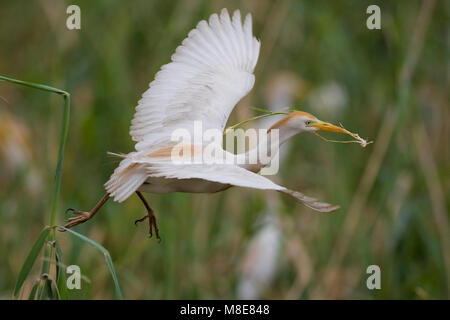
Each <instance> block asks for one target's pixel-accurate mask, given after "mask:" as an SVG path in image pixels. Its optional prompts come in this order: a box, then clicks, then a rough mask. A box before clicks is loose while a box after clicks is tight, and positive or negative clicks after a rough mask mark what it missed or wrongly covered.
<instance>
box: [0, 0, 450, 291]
mask: <svg viewBox="0 0 450 320" xmlns="http://www.w3.org/2000/svg"><path fill="white" fill-rule="evenodd" d="M372 2H373V1H356V0H354V1H345V2H344V1H295V0H292V1H285V0H279V1H269V0H258V1H256V0H253V1H224V0H222V1H219V0H215V1H206V0H188V1H156V0H153V1H143V0H142V1H128V2H125V1H87V0H86V1H57V0H52V1H49V0H40V1H33V2H31V1H23V0H22V1H20V0H19V1H6V0H0V25H1V28H0V74H1V75H5V76H10V77H13V78H17V79H22V80H27V81H32V82H38V83H42V84H47V85H51V86H53V87H56V88H61V89H64V90H66V91H68V92H70V93H71V95H72V111H71V122H70V131H69V138H68V145H67V147H66V153H65V155H66V156H65V163H64V169H63V179H62V189H61V201H60V203H59V206H58V212H57V222H58V223H59V224H62V223H63V220H64V219H65V218H67V215H65V214H64V210H65V209H66V208H68V207H73V208H78V209H82V210H89V209H90V208H91V207H92V206H93V205H94V204H95V203H96V202H97V201H98V200H99V199H100V197H101V196H102V195H103V193H104V189H103V183H104V182H105V181H106V180H107V179H108V177H109V175H110V174H111V172H112V171H113V170H114V168H115V166H116V165H117V163H118V161H117V159H114V158H112V157H110V156H107V155H106V152H107V151H113V152H130V151H132V150H133V143H132V141H131V138H130V137H129V135H128V127H129V124H130V121H131V118H132V115H133V113H134V106H135V105H136V104H137V101H138V99H139V98H140V95H141V94H142V92H144V91H145V90H146V88H147V87H148V83H149V82H150V81H151V80H152V79H153V76H154V74H155V73H156V72H157V71H158V69H159V68H160V66H161V65H163V64H165V63H167V62H169V60H170V56H171V54H172V53H173V51H174V50H175V48H176V47H177V45H178V44H179V43H180V42H181V41H182V40H183V39H184V38H185V37H186V35H187V33H188V32H189V30H191V29H192V28H193V27H195V25H196V24H197V22H198V21H200V20H201V19H206V18H208V17H209V15H210V14H212V13H214V12H219V11H220V9H221V8H223V7H227V8H228V9H229V10H230V11H231V10H234V9H240V10H241V11H242V12H243V13H246V12H251V13H252V15H253V20H254V26H253V30H254V34H255V35H256V36H257V37H258V38H259V39H261V43H262V47H261V55H260V59H259V62H258V65H257V67H256V71H255V72H256V83H255V87H254V89H253V91H252V93H251V94H250V95H249V96H248V97H246V98H245V99H243V101H242V102H241V103H240V104H239V105H238V106H237V108H236V109H235V111H234V112H233V114H232V116H231V119H230V120H229V124H234V123H236V122H237V121H241V120H243V119H245V118H247V117H249V116H251V115H253V111H252V110H251V109H250V108H249V106H253V105H255V106H258V107H268V106H269V104H270V103H271V102H270V94H271V91H272V90H276V85H274V82H276V81H277V79H279V78H280V76H282V75H284V77H283V79H284V80H283V81H284V82H283V83H286V81H287V84H286V85H285V86H291V87H292V88H293V90H292V92H290V94H291V95H292V101H293V104H294V106H295V107H297V108H298V109H303V110H305V111H309V112H311V113H313V114H315V115H317V116H318V117H319V118H322V119H324V120H329V121H334V122H338V121H340V122H342V123H343V124H344V125H345V126H346V127H347V128H348V129H349V130H351V131H354V132H358V133H359V134H360V135H361V136H362V137H370V139H373V140H375V143H374V144H372V145H370V146H368V147H367V148H366V149H361V148H360V147H358V146H357V145H341V144H331V143H325V142H323V141H321V140H319V139H318V138H317V137H315V136H313V135H308V134H303V135H300V136H298V137H295V138H294V139H293V142H292V143H291V145H290V146H289V149H288V154H287V155H286V159H285V160H284V162H283V165H282V168H281V172H280V173H279V175H278V176H277V177H276V178H275V179H276V180H277V181H278V182H280V183H282V184H283V185H286V186H289V187H291V188H293V189H297V190H301V191H304V192H305V193H306V194H308V195H312V196H316V197H318V198H320V199H321V200H325V201H329V202H331V203H336V204H340V205H341V206H342V209H341V210H339V211H338V212H336V213H335V214H332V215H321V214H317V213H315V212H312V211H311V210H309V209H307V208H305V207H303V206H301V205H298V204H297V203H294V201H292V200H291V199H288V198H284V197H282V198H281V202H277V205H276V206H273V205H268V202H270V201H271V199H272V198H273V197H272V195H270V194H269V193H267V192H263V191H256V190H247V189H242V188H232V189H230V190H228V191H226V192H223V193H220V194H212V195H190V194H169V195H162V196H161V195H147V199H149V202H150V204H151V205H152V207H153V208H154V210H155V212H156V214H157V217H158V219H159V220H158V222H159V228H160V233H161V236H162V238H163V241H162V242H161V243H160V244H158V242H157V241H155V240H154V239H150V240H149V239H147V232H148V229H147V226H146V225H145V224H141V225H139V226H138V227H135V226H134V224H133V221H134V220H135V219H137V218H139V217H141V216H142V215H143V214H145V209H144V208H143V206H142V204H141V203H140V201H139V199H138V198H137V197H136V196H132V197H131V198H130V199H129V200H127V201H126V202H125V203H123V204H117V203H113V202H112V201H111V202H108V203H107V204H106V205H105V207H104V208H103V209H102V210H101V211H100V213H99V214H98V215H96V216H95V218H94V219H93V220H91V221H89V222H88V223H86V224H84V225H81V226H79V227H77V228H76V229H75V230H76V231H78V232H80V233H82V234H84V235H86V236H88V237H90V238H91V239H93V240H95V241H96V242H98V243H100V244H102V245H103V246H104V247H105V248H106V249H108V250H109V252H110V254H111V257H112V260H113V261H114V265H115V267H116V271H117V275H118V278H119V282H120V284H121V289H122V293H123V296H124V297H125V298H127V299H144V298H145V299H165V298H171V299H174V298H178V299H197V298H202V299H208V298H222V299H224V298H236V297H238V295H237V288H238V287H239V282H240V281H242V277H241V274H242V265H243V264H245V265H248V264H249V262H248V261H247V262H245V261H243V260H245V259H246V258H245V256H246V253H245V252H246V249H247V247H248V243H249V242H250V241H251V239H253V237H254V235H255V234H257V233H258V230H259V229H258V227H259V225H260V224H259V223H258V222H260V221H261V219H262V217H263V216H264V214H265V212H267V211H273V212H272V214H273V215H275V216H276V217H277V220H276V221H277V227H278V228H279V229H280V231H281V235H282V236H281V240H280V246H279V252H278V255H277V259H276V268H275V269H274V270H273V275H272V278H271V281H270V284H269V285H267V286H266V287H265V288H264V290H262V291H261V292H260V293H259V296H260V297H262V298H277V299H284V298H290V299H299V298H301V299H310V298H346V299H355V298H369V299H410V298H413V299H426V298H441V299H442V298H444V299H448V298H450V296H449V292H450V288H449V283H450V280H449V277H450V265H449V259H450V257H449V254H450V250H447V249H449V247H448V242H449V239H450V237H449V231H448V228H449V225H448V208H449V201H448V199H449V195H450V188H449V187H450V184H449V182H450V179H449V176H450V161H449V160H450V158H449V152H450V150H449V145H450V144H449V121H448V119H450V117H449V112H450V111H449V110H450V109H449V101H450V99H449V92H450V91H449V80H450V77H449V70H450V69H449V66H450V65H449V56H450V55H449V51H450V42H449V30H450V29H449V23H448V21H449V13H450V4H449V2H448V1H435V2H434V1H407V2H406V1H382V2H380V3H378V5H379V6H380V7H381V16H382V29H381V30H368V29H367V28H366V19H367V17H368V15H367V14H366V8H367V6H368V5H370V4H374V3H372ZM69 4H78V5H79V6H80V7H81V14H82V16H81V19H82V21H81V24H82V29H81V30H79V31H77V30H74V31H70V30H68V29H67V28H66V27H65V23H66V18H67V14H66V8H67V6H68V5H69ZM433 5H434V10H433V8H432V6H433ZM405 73H406V76H405V75H403V76H402V74H405ZM286 75H288V76H286ZM337 100H338V101H340V102H339V103H336V101H337ZM62 111H63V109H62V102H61V98H60V97H58V96H55V95H51V94H49V93H45V92H41V91H36V90H32V89H28V88H23V87H18V86H15V85H12V84H8V83H5V82H0V244H1V246H0V256H1V257H2V259H1V262H2V263H0V297H1V298H4V299H7V298H10V297H11V296H12V291H13V288H14V284H15V281H16V279H17V276H18V274H19V271H20V268H21V266H22V265H23V263H24V260H25V258H26V256H27V254H28V252H29V251H30V249H31V247H32V245H33V243H34V242H35V240H36V238H37V237H38V235H39V233H40V232H41V230H42V229H43V228H44V226H45V225H46V224H48V219H49V215H50V200H51V193H52V188H53V178H54V169H55V165H56V159H57V151H58V142H59V138H60V136H59V135H60V129H61V127H60V126H61V117H62ZM252 125H254V124H250V125H249V126H252ZM274 207H275V208H274ZM56 236H57V238H58V242H59V243H60V245H61V249H62V252H63V254H64V263H65V264H77V265H79V266H80V268H81V271H82V273H83V275H84V276H85V277H87V278H88V279H89V282H86V281H83V283H82V290H80V291H76V290H71V291H69V292H68V294H69V298H83V299H103V298H114V284H113V282H112V280H111V277H110V274H109V271H108V268H107V266H106V264H105V260H104V257H103V256H102V255H101V254H99V253H98V251H96V250H95V248H92V247H90V246H88V245H86V244H85V243H84V242H82V241H80V240H79V239H77V238H74V237H71V236H70V235H69V234H68V233H67V232H66V233H57V235H56ZM263 254H264V252H263ZM250 264H251V263H250ZM372 264H376V265H379V266H380V267H381V272H382V289H381V290H372V291H370V290H368V289H367V288H366V279H367V276H368V275H367V274H366V268H367V266H369V265H372ZM38 266H39V264H37V265H36V266H35V268H34V269H33V272H32V274H34V275H35V277H37V276H38V274H39V268H38ZM35 277H34V278H35ZM34 278H33V277H30V278H29V279H28V280H27V283H26V286H25V288H24V292H29V291H30V290H31V286H32V282H33V279H34ZM23 296H24V297H26V296H27V295H26V294H24V295H23Z"/></svg>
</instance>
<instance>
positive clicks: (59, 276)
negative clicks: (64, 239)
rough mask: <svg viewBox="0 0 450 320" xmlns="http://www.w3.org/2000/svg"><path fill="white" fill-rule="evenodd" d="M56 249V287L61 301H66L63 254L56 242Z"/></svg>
mask: <svg viewBox="0 0 450 320" xmlns="http://www.w3.org/2000/svg"><path fill="white" fill-rule="evenodd" d="M55 249H56V286H57V288H58V290H59V295H60V298H61V300H67V299H68V291H67V283H66V273H65V270H64V264H63V254H62V250H61V247H60V246H59V244H58V242H55Z"/></svg>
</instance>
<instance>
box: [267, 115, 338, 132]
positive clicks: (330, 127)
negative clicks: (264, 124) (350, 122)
mask: <svg viewBox="0 0 450 320" xmlns="http://www.w3.org/2000/svg"><path fill="white" fill-rule="evenodd" d="M283 127H284V128H287V129H289V130H292V131H295V132H296V133H300V132H304V131H307V132H312V131H318V130H322V131H332V132H339V133H346V131H345V130H344V129H343V128H341V127H338V126H335V125H334V124H331V123H328V122H324V121H321V120H319V119H317V118H316V117H315V116H313V115H312V114H309V113H307V112H304V111H294V112H291V113H290V114H289V115H287V116H286V117H284V118H283V119H281V120H280V121H278V122H277V123H275V124H274V125H273V126H272V127H271V129H272V128H273V129H275V128H283Z"/></svg>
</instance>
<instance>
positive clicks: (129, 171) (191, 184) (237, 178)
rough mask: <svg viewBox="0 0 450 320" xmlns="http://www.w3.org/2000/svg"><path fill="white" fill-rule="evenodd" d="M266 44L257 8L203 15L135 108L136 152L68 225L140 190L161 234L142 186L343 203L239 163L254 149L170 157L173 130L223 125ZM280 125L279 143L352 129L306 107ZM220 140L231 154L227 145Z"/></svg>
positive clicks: (319, 207) (319, 206)
mask: <svg viewBox="0 0 450 320" xmlns="http://www.w3.org/2000/svg"><path fill="white" fill-rule="evenodd" d="M259 48H260V42H259V41H258V40H257V39H256V38H255V37H254V36H253V34H252V18H251V15H250V14H247V16H246V17H245V20H244V23H242V22H241V14H240V12H239V11H238V10H237V11H235V12H234V14H233V17H232V18H230V16H229V14H228V11H227V10H226V9H223V10H222V12H221V14H220V16H219V15H217V14H213V15H211V17H210V18H209V22H207V21H204V20H203V21H200V22H199V23H198V25H197V27H196V28H195V29H193V30H192V31H191V32H189V35H188V37H187V38H186V39H185V40H184V41H183V42H182V44H181V45H180V46H179V47H178V48H177V49H176V51H175V54H173V55H172V61H171V62H170V63H168V64H166V65H164V66H162V67H161V70H160V71H159V72H158V73H157V74H156V76H155V79H154V80H153V81H152V82H151V83H150V87H149V89H148V90H147V91H146V92H144V94H143V96H142V99H141V100H140V101H139V103H138V106H137V107H136V113H135V115H134V118H133V120H132V123H131V128H130V135H131V137H132V139H133V140H134V141H136V142H137V143H136V146H135V148H136V151H135V152H131V153H129V154H126V155H121V156H122V157H123V158H124V159H123V160H122V161H121V162H120V164H119V166H118V167H117V168H116V169H115V171H114V173H113V174H112V175H111V177H110V179H109V180H108V182H106V184H105V188H106V191H107V193H106V194H105V196H104V197H103V198H102V199H101V200H100V202H99V203H98V204H97V205H96V206H95V207H94V208H93V209H92V210H91V211H89V212H83V211H78V210H74V209H68V210H69V211H72V212H73V213H74V214H75V215H76V216H75V217H71V218H69V219H68V220H69V221H68V223H67V224H66V226H65V227H66V228H71V227H73V226H76V225H78V224H80V223H83V222H85V221H87V220H89V219H91V218H92V217H93V216H94V215H95V214H96V213H97V211H98V210H99V209H100V207H101V206H102V205H103V204H104V203H105V202H106V201H107V200H108V199H109V198H110V197H112V198H114V200H115V201H117V202H122V201H124V200H126V199H127V198H128V197H130V196H131V195H132V194H133V193H137V195H138V196H139V198H140V199H141V200H142V202H143V204H144V205H145V207H146V209H147V214H146V215H145V216H144V217H143V218H141V219H139V220H136V222H138V221H143V220H145V219H148V221H149V225H150V231H149V234H150V236H152V234H153V230H154V231H155V234H156V237H157V238H158V239H159V233H158V228H157V225H156V218H155V215H154V213H153V210H152V208H151V207H150V205H149V204H148V203H147V201H146V200H145V198H144V196H143V195H142V193H141V192H148V193H157V194H163V193H171V192H190V193H213V192H219V191H223V190H226V189H228V188H229V187H231V186H238V187H247V188H255V189H264V190H275V191H279V192H282V193H285V194H288V195H290V196H292V197H294V198H295V199H296V200H298V201H300V202H301V203H303V204H304V205H305V206H307V207H309V208H311V209H313V210H316V211H319V212H331V211H334V210H337V209H338V208H339V206H334V205H330V204H328V203H324V202H320V201H318V200H317V199H314V198H312V197H307V196H305V195H304V194H302V193H301V192H298V191H293V190H289V189H287V188H285V187H282V186H280V185H277V184H275V183H274V182H272V181H271V180H269V179H267V178H265V177H263V176H262V175H259V174H258V172H259V171H260V169H261V168H263V167H264V166H267V165H268V162H267V161H266V162H263V161H260V160H258V163H256V164H251V165H250V164H246V163H244V164H236V163H240V162H236V161H234V160H236V159H242V158H245V157H247V156H249V154H251V153H252V152H254V151H252V150H250V151H248V152H246V153H243V154H236V155H235V154H231V155H232V156H231V160H232V161H230V162H225V163H219V162H217V163H182V164H180V163H174V162H173V161H171V155H172V151H173V149H174V147H175V142H174V141H172V139H171V135H172V133H173V132H174V131H175V130H177V129H185V130H187V132H191V133H192V131H193V130H194V129H193V122H194V121H197V122H198V121H200V122H201V123H202V128H203V130H207V129H218V130H220V131H221V132H223V130H224V128H225V125H226V122H227V119H228V117H229V115H230V113H231V111H232V110H233V108H234V106H235V105H236V104H237V103H238V102H239V100H241V99H242V98H243V97H244V96H245V95H247V93H248V92H249V91H250V90H251V89H252V87H253V84H254V82H255V76H254V75H253V70H254V68H255V65H256V62H257V60H258V55H259ZM274 129H278V130H279V144H278V145H281V144H282V143H283V142H285V141H286V140H287V139H289V138H291V137H292V136H294V135H296V134H298V133H301V132H305V131H306V132H313V131H316V130H325V131H333V132H340V133H348V131H346V130H345V129H343V128H341V127H338V126H335V125H332V124H330V123H327V122H323V121H320V120H318V119H317V118H316V117H314V116H312V115H311V114H309V113H306V112H302V111H294V112H291V113H289V114H288V115H286V116H285V117H284V118H283V119H281V120H280V121H278V122H276V123H275V124H274V125H272V127H271V128H270V129H269V130H267V132H268V133H269V132H270V131H271V130H274ZM217 147H218V148H219V149H220V150H222V151H223V152H225V153H227V152H226V151H224V150H223V149H222V145H220V146H217ZM194 152H195V151H194ZM227 154H228V156H229V155H230V154H229V153H227Z"/></svg>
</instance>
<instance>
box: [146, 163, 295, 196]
mask: <svg viewBox="0 0 450 320" xmlns="http://www.w3.org/2000/svg"><path fill="white" fill-rule="evenodd" d="M147 174H148V175H149V177H165V178H168V179H171V178H172V179H173V178H175V179H203V180H206V181H212V182H219V183H222V184H226V185H228V184H229V185H233V186H238V187H246V188H253V189H263V190H277V191H281V190H285V189H286V188H285V187H282V186H279V185H277V184H276V183H274V182H272V181H271V180H269V179H267V178H265V177H263V176H261V175H259V174H256V173H253V172H251V171H248V170H246V169H244V168H241V167H238V166H236V165H231V164H171V163H160V164H154V163H153V164H152V165H151V166H149V167H147Z"/></svg>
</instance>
